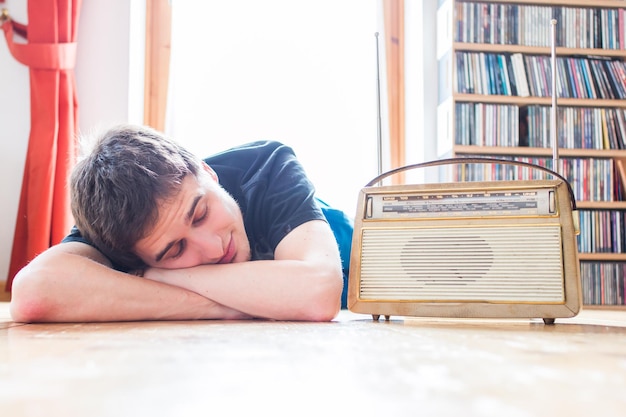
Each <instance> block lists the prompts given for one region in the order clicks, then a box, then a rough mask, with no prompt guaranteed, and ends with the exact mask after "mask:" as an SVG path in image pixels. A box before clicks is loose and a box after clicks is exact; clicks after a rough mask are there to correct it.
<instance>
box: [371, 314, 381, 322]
mask: <svg viewBox="0 0 626 417" xmlns="http://www.w3.org/2000/svg"><path fill="white" fill-rule="evenodd" d="M372 319H373V320H374V321H378V319H380V314H372Z"/></svg>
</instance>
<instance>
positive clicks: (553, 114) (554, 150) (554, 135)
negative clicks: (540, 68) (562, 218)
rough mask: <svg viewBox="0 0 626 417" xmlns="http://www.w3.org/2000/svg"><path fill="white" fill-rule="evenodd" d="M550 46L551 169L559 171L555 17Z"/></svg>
mask: <svg viewBox="0 0 626 417" xmlns="http://www.w3.org/2000/svg"><path fill="white" fill-rule="evenodd" d="M550 29H551V44H552V45H551V46H552V48H551V49H552V108H551V109H550V132H551V133H552V134H551V135H550V136H551V137H552V163H553V167H552V168H553V171H555V172H559V168H558V162H559V142H558V133H557V125H556V19H552V20H551V21H550Z"/></svg>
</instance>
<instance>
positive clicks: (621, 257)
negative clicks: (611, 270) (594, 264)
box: [578, 252, 626, 262]
mask: <svg viewBox="0 0 626 417" xmlns="http://www.w3.org/2000/svg"><path fill="white" fill-rule="evenodd" d="M578 260H579V261H605V262H626V253H606V252H601V253H599V252H596V253H579V254H578Z"/></svg>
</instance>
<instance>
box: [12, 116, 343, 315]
mask: <svg viewBox="0 0 626 417" xmlns="http://www.w3.org/2000/svg"><path fill="white" fill-rule="evenodd" d="M71 193H72V213H73V215H74V219H75V222H76V226H75V227H74V228H73V230H72V232H71V234H70V235H69V236H68V237H66V238H65V239H64V241H63V243H61V244H59V245H56V246H53V247H51V248H50V249H48V250H47V251H45V252H44V253H42V254H40V255H39V256H37V257H36V258H35V259H34V260H33V261H31V262H30V263H29V265H27V266H26V267H25V268H24V269H22V270H21V271H20V272H19V273H18V274H17V275H16V277H15V280H14V282H13V293H12V301H11V314H12V316H13V319H14V320H16V321H19V322H49V321H81V322H82V321H124V320H168V319H171V320H183V319H246V318H267V319H276V320H311V321H327V320H331V319H332V318H334V317H335V316H336V314H337V313H338V311H339V309H340V296H341V293H342V287H343V280H342V269H341V259H340V256H339V251H338V248H337V242H336V240H335V238H334V236H333V232H332V230H331V228H330V227H329V225H328V223H327V222H326V220H325V218H324V215H323V213H322V211H321V209H320V207H319V206H318V204H317V202H316V200H315V196H314V189H313V186H312V185H311V183H310V182H309V180H308V179H307V177H306V175H305V173H304V171H303V169H302V167H301V165H300V164H299V163H298V161H297V160H296V158H295V155H294V154H293V151H292V150H291V149H290V148H288V147H286V146H284V145H282V144H280V143H277V142H255V143H252V144H249V145H246V146H243V147H240V148H235V149H232V150H229V151H226V152H223V153H220V154H218V155H215V156H213V157H210V158H207V159H206V160H205V161H202V160H200V159H199V158H197V157H195V156H193V155H192V154H190V153H189V152H188V151H186V150H185V149H183V148H182V147H180V146H179V145H178V144H176V143H175V142H174V141H172V140H169V139H167V138H165V137H163V136H162V135H160V134H159V133H158V132H156V131H153V130H151V129H148V128H144V127H138V126H120V127H117V128H114V129H111V130H109V131H107V132H106V133H105V134H104V135H103V136H102V137H101V138H100V139H99V140H98V142H97V143H96V146H95V147H94V149H93V150H92V151H91V153H90V154H89V155H87V156H86V157H85V158H84V159H83V160H81V161H80V162H79V163H78V164H77V166H76V168H75V170H74V172H73V174H72V178H71Z"/></svg>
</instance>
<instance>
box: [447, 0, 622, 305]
mask: <svg viewBox="0 0 626 417" xmlns="http://www.w3.org/2000/svg"><path fill="white" fill-rule="evenodd" d="M625 10H626V1H624V0H598V1H594V2H588V1H586V0H523V1H512V0H499V1H495V0H480V1H469V0H439V3H438V12H437V31H438V33H437V60H438V73H439V77H438V82H439V86H438V105H437V132H438V133H437V136H438V138H437V153H438V155H439V156H440V157H442V158H443V157H452V156H455V157H456V156H491V157H498V158H507V159H516V160H521V161H525V162H533V163H537V164H540V165H545V166H548V167H552V149H551V146H552V144H551V143H550V137H551V136H550V129H551V128H550V106H551V104H552V99H551V94H552V91H551V90H552V86H551V82H550V81H551V72H552V67H551V59H550V58H551V57H550V54H551V45H550V43H551V35H550V21H551V20H552V19H556V20H557V36H556V38H557V42H556V55H557V63H556V72H557V79H558V83H557V97H558V114H557V126H558V127H557V137H558V141H559V164H560V165H559V167H558V171H559V172H560V173H561V174H562V175H564V176H565V177H566V178H568V180H569V181H570V183H571V184H572V187H573V188H574V192H575V195H576V200H577V206H578V209H579V212H580V216H581V234H580V236H579V237H578V249H579V260H580V265H581V281H582V288H583V303H584V305H585V307H586V308H617V309H626V294H625V288H624V287H625V286H626V201H625V200H626V198H625V197H626V188H625V186H626V169H625V167H626V12H625ZM463 172H465V173H466V172H467V171H465V170H464V171H463ZM489 172H490V173H487V172H486V170H485V172H473V173H472V174H471V177H472V178H467V177H464V178H457V180H499V179H511V177H510V175H517V174H511V173H510V172H504V171H498V170H497V169H495V170H494V169H491V170H489ZM459 175H460V174H459ZM489 175H491V177H486V176H489ZM506 176H508V177H506ZM504 177H506V178H504ZM513 179H517V178H513Z"/></svg>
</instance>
